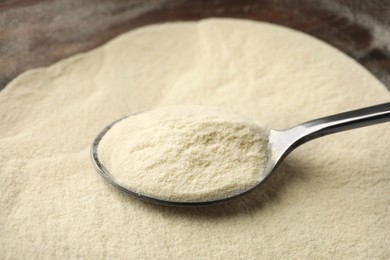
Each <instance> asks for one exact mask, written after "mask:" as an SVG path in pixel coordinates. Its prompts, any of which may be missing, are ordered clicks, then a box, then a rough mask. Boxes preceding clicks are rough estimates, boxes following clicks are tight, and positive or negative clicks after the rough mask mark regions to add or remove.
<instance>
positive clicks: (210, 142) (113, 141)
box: [98, 106, 268, 202]
mask: <svg viewBox="0 0 390 260" xmlns="http://www.w3.org/2000/svg"><path fill="white" fill-rule="evenodd" d="M267 140H268V131H266V130H265V129H264V128H263V127H260V125H259V124H258V123H256V122H253V121H251V120H249V119H246V118H243V117H241V116H238V115H235V114H232V113H226V112H222V111H220V110H218V109H213V108H207V107H201V106H172V107H163V108H159V109H155V110H152V111H148V112H144V113H140V114H137V115H134V116H131V117H128V118H126V119H124V120H121V121H120V122H118V123H117V124H115V125H114V126H113V127H112V128H111V129H110V130H109V131H108V132H107V133H106V134H105V135H104V137H103V139H102V140H101V142H100V144H99V150H98V154H99V159H100V162H101V163H102V164H103V165H104V166H105V168H106V169H107V170H108V171H109V172H110V174H111V175H112V176H113V177H114V178H115V180H116V181H117V182H118V183H120V184H121V185H123V186H125V187H127V188H128V189H130V190H131V191H135V192H137V193H140V194H142V195H146V196H148V197H152V198H157V199H162V200H168V201H179V202H198V201H213V200H219V199H224V198H226V197H231V196H234V195H237V194H239V193H242V192H244V191H247V190H249V189H251V188H253V187H254V186H256V184H257V183H258V182H259V181H260V180H261V174H262V173H263V171H264V168H265V164H266V161H267Z"/></svg>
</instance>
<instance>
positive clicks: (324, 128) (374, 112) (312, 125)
mask: <svg viewBox="0 0 390 260" xmlns="http://www.w3.org/2000/svg"><path fill="white" fill-rule="evenodd" d="M389 121H390V102H388V103H383V104H379V105H375V106H371V107H366V108H361V109H357V110H353V111H349V112H344V113H340V114H336V115H331V116H327V117H322V118H319V119H315V120H311V121H308V122H305V123H303V124H300V125H298V126H296V127H294V128H292V129H291V130H293V129H299V130H300V131H299V132H301V133H302V135H301V136H300V137H299V138H298V140H297V143H295V146H298V145H301V144H303V143H306V142H308V141H310V140H313V139H315V138H318V137H321V136H324V135H329V134H333V133H338V132H342V131H347V130H351V129H355V128H359V127H364V126H369V125H374V124H380V123H385V122H389Z"/></svg>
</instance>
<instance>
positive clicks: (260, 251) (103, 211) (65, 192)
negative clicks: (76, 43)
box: [0, 19, 390, 259]
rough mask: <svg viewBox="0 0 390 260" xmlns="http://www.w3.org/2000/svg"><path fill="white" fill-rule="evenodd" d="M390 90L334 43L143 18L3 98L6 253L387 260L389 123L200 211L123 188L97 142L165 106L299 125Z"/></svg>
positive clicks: (254, 27)
mask: <svg viewBox="0 0 390 260" xmlns="http://www.w3.org/2000/svg"><path fill="white" fill-rule="evenodd" d="M389 100H390V94H389V92H388V91H387V90H386V89H385V88H384V86H383V85H382V84H381V83H380V82H379V81H378V80H376V79H375V78H374V77H373V76H372V75H371V74H370V73H369V72H367V71H366V70H365V69H364V68H363V67H361V66H360V65H359V64H357V63H356V62H355V61H353V60H352V59H350V58H349V57H347V56H346V55H344V54H343V53H341V52H339V51H338V50H336V49H335V48H333V47H331V46H329V45H327V44H325V43H323V42H321V41H319V40H316V39H314V38H313V37H310V36H308V35H305V34H303V33H300V32H296V31H293V30H290V29H287V28H284V27H280V26H276V25H271V24H267V23H258V22H251V21H243V20H233V19H210V20H204V21H201V22H180V23H167V24H161V25H154V26H149V27H145V28H140V29H138V30H135V31H132V32H129V33H127V34H124V35H122V36H119V37H118V38H116V39H114V40H113V41H111V42H109V43H108V44H106V45H105V46H103V47H101V48H98V49H96V50H93V51H91V52H88V53H85V54H81V55H77V56H75V57H72V58H70V59H67V60H64V61H61V62H59V63H57V64H54V65H53V66H51V67H48V68H43V69H37V70H33V71H30V72H26V73H24V74H22V75H20V76H19V77H18V78H16V79H15V80H14V81H13V82H11V83H10V84H9V85H8V86H7V87H6V89H4V90H3V91H1V92H0V124H1V131H0V177H1V182H0V189H1V196H0V208H1V210H0V258H9V259H32V258H39V259H64V258H70V259H74V258H88V259H101V258H112V259H121V258H127V259H232V258H233V259H329V258H334V259H387V258H389V256H390V244H389V241H390V239H389V230H388V227H389V226H390V207H389V205H390V188H389V186H390V158H389V152H388V151H390V136H389V124H381V125H375V126H370V127H366V128H361V129H357V130H353V131H349V132H343V133H339V134H334V135H330V136H327V137H323V138H319V139H317V140H314V141H312V142H309V143H307V144H305V145H303V146H301V147H299V148H298V149H297V150H295V151H293V153H292V154H290V155H289V156H288V157H287V158H286V160H285V161H284V162H283V164H282V165H281V166H280V168H279V170H278V172H276V173H275V174H274V175H272V176H271V178H270V179H269V180H268V181H267V183H266V185H264V186H262V187H261V189H256V190H255V191H254V192H252V193H250V194H248V195H247V196H244V197H242V198H240V199H237V200H234V201H232V202H229V203H226V204H224V205H220V206H216V207H207V208H196V209H188V208H184V209H183V208H171V207H162V206H157V205H153V204H151V203H145V202H143V201H140V200H137V199H135V198H132V197H131V196H128V195H126V194H124V193H123V192H120V191H118V190H117V189H115V188H114V187H112V186H111V185H108V184H107V183H106V182H105V181H103V180H102V178H101V176H100V175H99V174H97V173H96V171H95V169H94V168H93V167H92V165H91V161H90V155H89V151H90V146H91V142H92V140H93V139H94V138H95V136H96V134H97V133H98V132H99V131H101V129H103V127H105V126H106V125H108V124H109V123H110V122H112V121H114V120H116V119H118V118H121V117H123V116H126V115H129V114H132V113H137V112H141V111H146V110H151V109H154V108H158V107H162V106H172V105H180V104H184V105H186V104H196V105H203V106H215V107H220V108H222V109H223V110H227V111H235V112H237V113H238V114H241V115H244V116H247V117H248V118H254V119H256V120H259V121H260V122H262V124H264V125H267V126H270V128H275V129H285V128H288V127H290V126H293V125H296V124H298V123H301V122H304V121H307V120H310V119H313V118H318V117H321V116H326V115H329V114H333V113H338V112H342V111H347V110H351V109H356V108H359V107H364V106H369V105H373V104H377V103H382V102H388V101H389Z"/></svg>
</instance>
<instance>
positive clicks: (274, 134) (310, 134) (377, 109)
mask: <svg viewBox="0 0 390 260" xmlns="http://www.w3.org/2000/svg"><path fill="white" fill-rule="evenodd" d="M125 118H127V117H124V118H121V119H119V120H117V121H115V122H113V123H111V124H110V125H108V126H107V127H105V128H104V129H103V130H102V131H101V132H100V133H99V134H98V136H97V137H96V138H95V140H94V142H93V144H92V148H91V158H92V163H93V165H94V167H95V168H96V170H97V171H98V172H99V173H100V174H101V175H102V176H103V177H104V179H105V180H106V181H108V182H109V183H111V184H112V185H114V186H115V187H116V188H118V189H120V190H122V191H124V192H126V193H128V194H130V195H133V196H135V197H137V198H140V199H143V200H146V201H150V202H154V203H158V204H164V205H169V206H191V207H195V206H207V205H214V204H219V203H222V202H226V201H229V200H231V199H234V198H237V197H240V196H242V195H245V194H246V193H248V192H250V191H252V190H253V189H255V188H258V186H260V185H262V184H263V183H264V182H265V181H266V180H267V179H268V178H269V177H270V176H271V174H272V173H273V172H274V170H275V169H276V168H277V167H278V165H279V164H280V163H281V162H282V161H283V159H284V158H285V157H286V156H287V155H288V154H289V153H290V152H291V151H292V150H294V149H295V148H297V147H298V146H300V145H301V144H304V143H306V142H308V141H311V140H313V139H315V138H318V137H321V136H325V135H329V134H333V133H338V132H342V131H346V130H351V129H355V128H359V127H363V126H369V125H374V124H379V123H385V122H389V121H390V102H389V103H384V104H380V105H375V106H371V107H366V108H362V109H358V110H354V111H350V112H344V113H341V114H336V115H332V116H327V117H323V118H319V119H315V120H312V121H308V122H306V123H303V124H300V125H297V126H295V127H292V128H289V129H287V130H270V132H269V144H268V161H267V165H266V168H265V170H264V171H263V173H262V174H261V176H260V177H259V182H258V184H257V185H256V187H254V188H252V189H250V190H247V191H245V192H243V193H240V194H236V195H234V196H230V197H226V198H224V199H220V200H212V201H200V202H177V201H166V200H161V199H156V198H152V197H147V196H145V195H142V194H139V193H137V192H134V191H132V190H129V189H128V188H126V187H124V186H122V185H120V184H119V183H118V182H116V180H115V178H114V177H113V176H112V175H111V174H110V173H109V172H108V170H107V169H106V168H105V167H104V165H102V163H101V162H100V161H99V155H98V146H99V142H100V140H101V139H102V138H103V136H104V135H105V134H106V133H107V131H109V130H110V128H111V127H112V126H114V125H115V124H116V123H118V122H119V121H121V120H123V119H125Z"/></svg>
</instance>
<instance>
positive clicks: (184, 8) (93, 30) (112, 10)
mask: <svg viewBox="0 0 390 260" xmlns="http://www.w3.org/2000/svg"><path fill="white" fill-rule="evenodd" d="M206 17H236V18H247V19H252V20H258V21H267V22H271V23H276V24H280V25H284V26H287V27H291V28H294V29H297V30H300V31H303V32H306V33H308V34H311V35H313V36H315V37H317V38H319V39H322V40H324V41H326V42H328V43H329V44H331V45H333V46H335V47H336V48H338V49H340V50H342V51H343V52H345V53H346V54H347V55H349V56H351V57H353V58H354V59H355V60H357V61H358V62H359V63H361V64H362V65H363V66H365V67H366V68H367V69H368V70H370V71H371V72H372V73H373V74H374V75H376V77H377V78H378V79H379V80H381V81H382V82H383V83H384V84H385V85H386V86H387V88H388V89H389V90H390V0H111V1H102V0H0V89H2V88H4V87H5V86H6V84H7V83H8V82H10V81H11V80H12V79H13V78H15V77H16V76H17V75H18V74H20V73H22V72H24V71H26V70H28V69H31V68H37V67H44V66H48V65H50V64H53V63H54V62H56V61H58V60H61V59H63V58H66V57H69V56H71V55H74V54H76V53H80V52H84V51H87V50H90V49H93V48H95V47H97V46H100V45H102V44H104V43H105V42H107V41H108V40H110V39H112V38H114V37H115V36H117V35H119V34H121V33H124V32H126V31H128V30H131V29H134V28H136V27H140V26H143V25H147V24H152V23H161V22H166V21H176V20H199V19H201V18H206Z"/></svg>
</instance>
